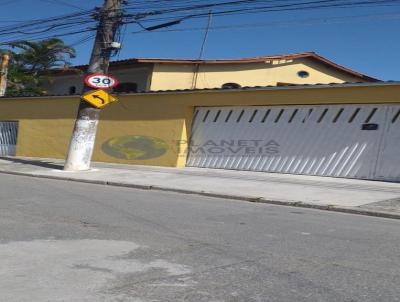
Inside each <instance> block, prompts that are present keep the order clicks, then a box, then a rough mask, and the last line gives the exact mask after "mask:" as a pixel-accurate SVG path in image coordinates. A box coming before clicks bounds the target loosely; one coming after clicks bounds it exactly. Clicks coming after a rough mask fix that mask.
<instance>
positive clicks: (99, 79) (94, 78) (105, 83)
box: [85, 73, 118, 89]
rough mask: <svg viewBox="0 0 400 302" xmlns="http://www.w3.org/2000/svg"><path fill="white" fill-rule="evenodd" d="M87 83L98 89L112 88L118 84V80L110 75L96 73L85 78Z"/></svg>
mask: <svg viewBox="0 0 400 302" xmlns="http://www.w3.org/2000/svg"><path fill="white" fill-rule="evenodd" d="M85 84H86V85H87V86H89V87H91V88H96V89H111V88H114V87H115V86H117V85H118V80H117V79H116V78H115V77H113V76H110V75H106V74H101V73H96V74H89V75H88V76H87V77H86V78H85Z"/></svg>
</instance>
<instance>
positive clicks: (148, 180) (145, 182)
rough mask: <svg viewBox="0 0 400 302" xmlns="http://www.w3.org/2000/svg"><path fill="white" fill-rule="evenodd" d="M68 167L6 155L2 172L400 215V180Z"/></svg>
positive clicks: (97, 165) (100, 165) (116, 166)
mask: <svg viewBox="0 0 400 302" xmlns="http://www.w3.org/2000/svg"><path fill="white" fill-rule="evenodd" d="M92 166H93V169H92V170H90V171H85V172H65V171H63V170H62V167H63V161H62V160H55V159H41V158H22V157H2V158H0V173H8V174H16V175H26V176H33V177H44V178H54V179H62V180H70V181H79V182H87V183H95V184H104V185H113V186H125V187H133V188H140V189H153V190H164V191H174V192H181V193H189V194H201V195H207V196H214V197H224V198H231V199H237V200H246V201H252V202H266V203H274V204H282V205H290V206H301V207H312V208H318V209H324V210H332V211H342V212H348V213H357V214H365V215H373V216H381V217H388V218H398V219H400V184H399V183H388V182H378V181H367V180H353V179H340V178H330V177H317V176H301V175H288V174H275V173H264V172H247V171H233V170H215V169H203V168H165V167H148V166H133V165H119V164H105V163H93V165H92Z"/></svg>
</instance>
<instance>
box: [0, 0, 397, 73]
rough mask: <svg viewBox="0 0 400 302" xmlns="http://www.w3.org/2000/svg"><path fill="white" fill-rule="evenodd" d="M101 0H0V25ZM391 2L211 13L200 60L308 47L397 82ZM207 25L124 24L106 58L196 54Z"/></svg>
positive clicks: (83, 57)
mask: <svg viewBox="0 0 400 302" xmlns="http://www.w3.org/2000/svg"><path fill="white" fill-rule="evenodd" d="M62 2H68V3H69V5H72V6H76V8H74V7H71V6H67V5H64V4H63V3H62ZM132 2H133V1H132ZM102 3H103V0H86V1H82V0H65V1H57V0H0V5H1V9H0V28H1V26H3V24H8V23H7V22H6V21H9V20H31V19H38V18H45V17H54V16H58V15H62V14H67V13H72V12H77V11H79V8H83V9H90V8H93V7H95V6H100V5H101V4H102ZM133 3H134V2H133ZM397 3H398V4H397V5H392V6H387V7H370V8H348V9H343V8H341V9H332V8H329V9H321V10H314V11H299V12H286V13H283V12H274V13H268V14H267V13H264V14H255V15H244V16H229V17H215V18H212V19H211V30H210V31H209V33H208V36H207V40H206V43H205V47H204V53H203V56H202V58H203V59H226V58H242V57H253V56H266V55H275V54H289V53H298V52H304V51H315V52H317V53H319V54H320V55H322V56H324V57H326V58H328V59H330V60H332V61H334V62H336V63H338V64H340V65H343V66H346V67H349V68H351V69H353V70H356V71H358V72H361V73H364V74H367V75H369V76H372V77H376V78H379V79H382V80H400V39H399V34H398V32H399V30H400V1H399V2H397ZM207 23H208V20H207V19H199V20H187V21H185V22H183V23H182V24H180V25H178V26H175V27H171V28H167V29H162V30H159V31H154V32H144V33H135V32H138V31H140V30H141V28H140V27H138V26H137V25H134V24H131V25H129V26H127V27H126V28H125V29H124V31H123V32H124V37H123V48H122V50H121V52H120V53H119V54H118V56H116V57H114V58H113V60H118V59H126V58H190V59H198V58H199V56H200V49H201V45H202V42H203V40H204V36H205V28H206V26H207ZM183 29H185V30H183ZM187 29H191V30H189V31H187ZM81 37H82V36H79V35H77V36H73V37H68V38H64V40H65V41H66V43H67V44H68V43H73V42H74V41H77V40H79V38H81ZM1 41H2V40H1V37H0V42H1ZM92 44H93V40H90V41H87V42H86V43H85V44H81V45H78V46H76V50H77V54H78V55H77V57H76V58H75V59H73V60H71V61H72V63H73V64H86V63H87V62H88V60H89V56H90V52H91V49H92Z"/></svg>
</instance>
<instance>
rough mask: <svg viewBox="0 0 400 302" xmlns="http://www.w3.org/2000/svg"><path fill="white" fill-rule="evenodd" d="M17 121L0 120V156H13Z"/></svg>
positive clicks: (15, 144)
mask: <svg viewBox="0 0 400 302" xmlns="http://www.w3.org/2000/svg"><path fill="white" fill-rule="evenodd" d="M17 134H18V122H0V156H15V154H16V147H17Z"/></svg>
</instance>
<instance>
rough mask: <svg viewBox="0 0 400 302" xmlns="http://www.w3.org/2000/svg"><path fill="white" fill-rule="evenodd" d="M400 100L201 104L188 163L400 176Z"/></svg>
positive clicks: (389, 177) (387, 177) (340, 174)
mask: <svg viewBox="0 0 400 302" xmlns="http://www.w3.org/2000/svg"><path fill="white" fill-rule="evenodd" d="M399 115H400V105H390V106H389V105H327V106H322V105H321V106H279V107H278V106H262V107H261V106H250V107H218V108H216V107H200V108H196V110H195V117H194V122H193V128H192V136H191V141H190V148H189V156H188V162H187V165H188V166H192V167H207V168H221V169H236V170H250V171H266V172H279V173H291V174H305V175H321V176H335V177H350V178H364V179H385V180H400V157H399V151H400V116H399Z"/></svg>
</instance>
